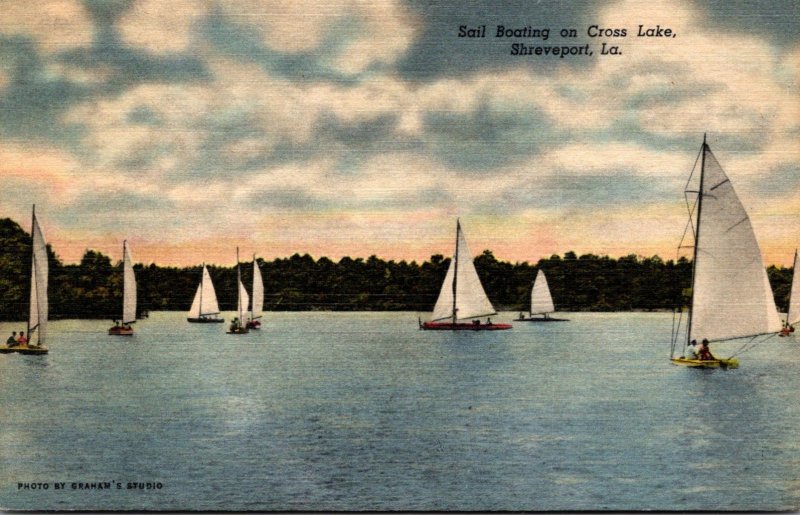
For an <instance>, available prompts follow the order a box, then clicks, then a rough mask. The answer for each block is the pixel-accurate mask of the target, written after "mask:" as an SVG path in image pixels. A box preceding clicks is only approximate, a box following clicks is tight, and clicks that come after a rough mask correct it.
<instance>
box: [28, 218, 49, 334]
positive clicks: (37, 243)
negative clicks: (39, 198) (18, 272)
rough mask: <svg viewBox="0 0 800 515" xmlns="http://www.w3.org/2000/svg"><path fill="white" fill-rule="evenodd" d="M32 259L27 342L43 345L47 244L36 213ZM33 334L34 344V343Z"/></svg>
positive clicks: (32, 229) (45, 323)
mask: <svg viewBox="0 0 800 515" xmlns="http://www.w3.org/2000/svg"><path fill="white" fill-rule="evenodd" d="M31 225H32V226H31V236H32V247H33V248H32V252H31V254H32V258H31V297H30V315H29V317H28V342H30V343H36V344H38V345H44V343H45V341H46V340H47V316H48V304H47V276H48V269H49V266H48V263H47V244H46V243H45V240H44V234H43V233H42V229H41V228H40V227H39V222H37V221H36V213H35V212H34V215H33V222H32V224H31ZM34 334H35V340H36V341H35V342H34Z"/></svg>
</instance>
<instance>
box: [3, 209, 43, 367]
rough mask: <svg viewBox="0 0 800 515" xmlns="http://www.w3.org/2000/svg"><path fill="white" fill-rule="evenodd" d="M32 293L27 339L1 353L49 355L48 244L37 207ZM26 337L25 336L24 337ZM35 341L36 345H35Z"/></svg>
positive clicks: (32, 256)
mask: <svg viewBox="0 0 800 515" xmlns="http://www.w3.org/2000/svg"><path fill="white" fill-rule="evenodd" d="M31 240H32V248H31V293H30V311H29V315H28V332H27V335H28V337H27V339H26V340H24V341H23V342H21V343H18V344H17V345H12V346H9V345H2V346H0V352H1V353H9V352H18V353H20V354H47V351H48V349H47V347H45V341H46V340H47V317H48V303H47V275H48V263H47V244H46V243H45V240H44V233H43V232H42V229H41V227H39V222H37V220H36V206H33V214H32V216H31ZM22 336H23V337H24V335H22ZM34 339H35V340H36V343H33V341H34Z"/></svg>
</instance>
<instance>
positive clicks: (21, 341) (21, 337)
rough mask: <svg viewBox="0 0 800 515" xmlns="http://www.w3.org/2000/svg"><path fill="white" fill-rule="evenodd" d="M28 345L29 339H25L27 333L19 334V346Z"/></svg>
mask: <svg viewBox="0 0 800 515" xmlns="http://www.w3.org/2000/svg"><path fill="white" fill-rule="evenodd" d="M27 343H28V339H27V338H25V331H20V332H19V338H17V344H18V345H26V344H27Z"/></svg>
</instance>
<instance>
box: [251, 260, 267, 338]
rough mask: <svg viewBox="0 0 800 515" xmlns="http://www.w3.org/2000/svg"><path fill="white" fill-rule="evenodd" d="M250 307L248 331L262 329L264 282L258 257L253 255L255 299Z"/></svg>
mask: <svg viewBox="0 0 800 515" xmlns="http://www.w3.org/2000/svg"><path fill="white" fill-rule="evenodd" d="M251 302H252V305H251V306H250V319H249V320H248V321H247V328H248V329H261V321H259V318H261V314H262V311H263V310H264V280H263V279H261V269H260V268H259V267H258V261H256V255H255V254H253V299H252V301H251Z"/></svg>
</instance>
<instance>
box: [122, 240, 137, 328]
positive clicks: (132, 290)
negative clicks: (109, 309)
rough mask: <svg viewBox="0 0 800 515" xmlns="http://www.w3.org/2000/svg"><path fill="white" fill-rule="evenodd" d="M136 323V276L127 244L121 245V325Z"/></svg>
mask: <svg viewBox="0 0 800 515" xmlns="http://www.w3.org/2000/svg"><path fill="white" fill-rule="evenodd" d="M132 322H136V275H135V274H134V273H133V259H132V258H131V252H130V250H129V249H128V245H127V243H124V242H123V244H122V323H123V324H130V323H132Z"/></svg>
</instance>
